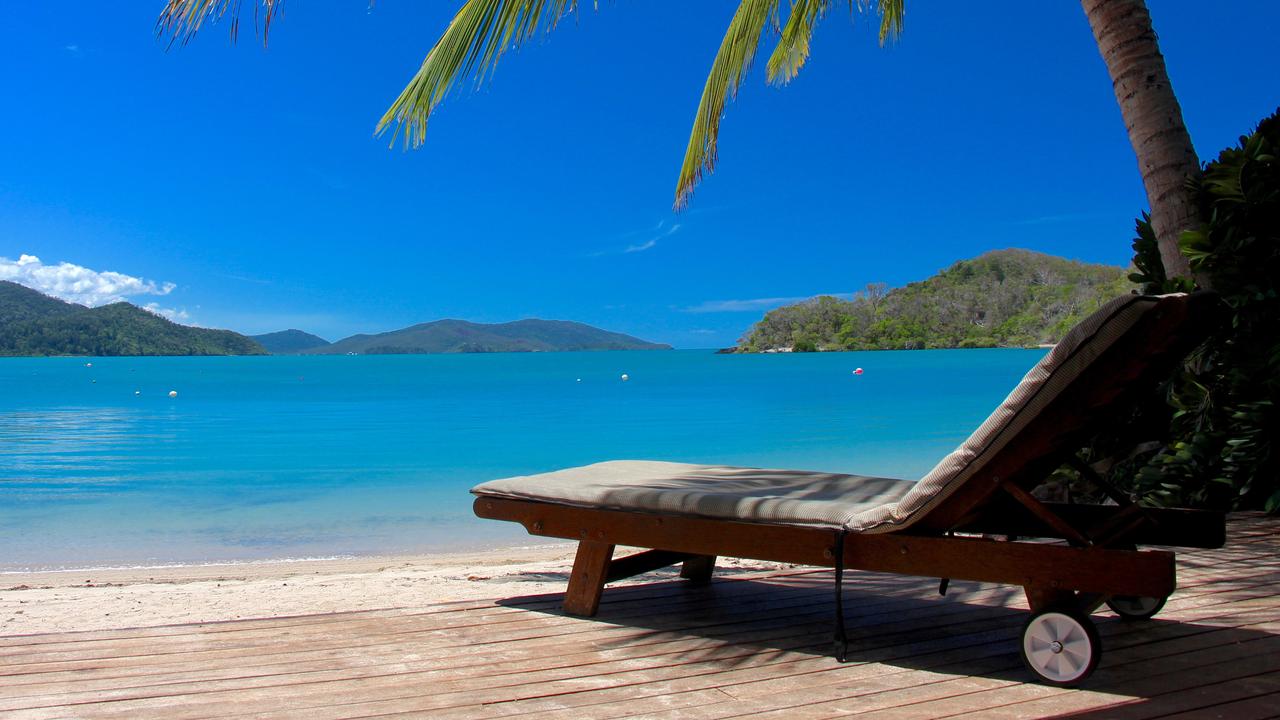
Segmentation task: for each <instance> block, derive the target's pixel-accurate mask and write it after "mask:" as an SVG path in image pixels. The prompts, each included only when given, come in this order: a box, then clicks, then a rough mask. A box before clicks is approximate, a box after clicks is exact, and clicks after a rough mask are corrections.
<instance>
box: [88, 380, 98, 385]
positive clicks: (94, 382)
mask: <svg viewBox="0 0 1280 720" xmlns="http://www.w3.org/2000/svg"><path fill="white" fill-rule="evenodd" d="M89 382H91V383H93V384H94V385H97V384H98V381H97V380H90V381H89Z"/></svg>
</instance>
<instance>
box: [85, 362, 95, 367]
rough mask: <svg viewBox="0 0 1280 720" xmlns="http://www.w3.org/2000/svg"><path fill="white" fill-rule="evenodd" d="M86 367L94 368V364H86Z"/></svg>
mask: <svg viewBox="0 0 1280 720" xmlns="http://www.w3.org/2000/svg"><path fill="white" fill-rule="evenodd" d="M84 366H85V367H93V363H85V364H84Z"/></svg>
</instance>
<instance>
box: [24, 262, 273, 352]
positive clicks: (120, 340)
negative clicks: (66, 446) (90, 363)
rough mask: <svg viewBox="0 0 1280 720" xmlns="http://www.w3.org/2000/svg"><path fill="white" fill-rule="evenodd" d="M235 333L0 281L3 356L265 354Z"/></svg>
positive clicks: (133, 307)
mask: <svg viewBox="0 0 1280 720" xmlns="http://www.w3.org/2000/svg"><path fill="white" fill-rule="evenodd" d="M266 352H267V351H266V350H265V349H263V347H262V346H261V345H259V344H258V343H256V342H254V341H253V340H250V339H249V338H247V337H245V336H243V335H241V334H239V333H234V332H231V331H230V330H206V329H204V328H196V327H188V326H186V325H179V324H177V323H174V322H170V321H168V320H166V319H165V318H162V317H160V316H159V315H156V314H155V313H153V312H150V311H147V310H143V309H142V308H140V307H138V306H136V305H130V304H129V303H126V302H118V303H113V304H111V305H103V306H102V307H96V308H89V307H85V306H83V305H76V304H75V303H69V302H64V301H62V300H58V299H57V298H52V297H49V296H48V295H45V294H43V293H40V292H37V291H35V290H32V289H31V288H28V287H25V286H23V285H19V284H17V283H14V282H9V281H7V280H0V355H28V356H30V355H265V354H266Z"/></svg>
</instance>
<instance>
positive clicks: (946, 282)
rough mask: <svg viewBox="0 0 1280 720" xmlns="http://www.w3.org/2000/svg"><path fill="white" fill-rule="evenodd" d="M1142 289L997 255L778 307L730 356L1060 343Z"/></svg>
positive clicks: (1112, 270)
mask: <svg viewBox="0 0 1280 720" xmlns="http://www.w3.org/2000/svg"><path fill="white" fill-rule="evenodd" d="M1133 289H1134V285H1133V284H1132V282H1131V281H1130V280H1129V279H1128V271H1127V270H1125V269H1124V268H1121V267H1117V266H1112V265H1097V264H1090V263H1082V262H1078V261H1075V260H1068V259H1066V258H1060V257H1054V256H1052V255H1046V254H1044V253H1038V252H1033V251H1030V250H1016V249H1012V250H995V251H992V252H987V253H983V254H982V255H979V256H978V257H976V258H973V259H972V260H962V261H960V262H957V263H955V264H954V265H952V266H951V267H948V268H947V269H945V270H943V271H942V272H940V273H938V274H936V275H934V276H933V277H930V278H928V279H927V280H923V281H920V282H914V283H911V284H909V285H907V286H906V287H900V288H893V289H890V288H888V287H886V286H885V285H884V284H883V283H877V284H873V285H869V286H867V288H866V289H865V290H863V291H861V292H858V293H856V294H855V295H854V297H853V299H851V300H843V299H840V298H835V297H831V296H822V297H816V298H813V299H810V300H806V301H804V302H801V303H797V304H795V305H787V306H785V307H780V308H777V309H776V310H772V311H770V312H769V313H768V314H767V315H765V316H764V318H763V319H762V320H760V321H759V322H757V323H756V324H755V325H753V326H752V327H751V329H750V330H748V331H747V333H746V335H745V336H743V338H742V339H741V340H740V341H739V342H738V345H737V346H736V347H734V348H732V349H731V350H730V351H731V352H788V351H794V352H810V351H823V350H912V349H930V348H984V347H1028V346H1035V345H1045V344H1052V343H1056V342H1057V341H1058V340H1059V339H1060V338H1061V337H1062V336H1063V335H1064V334H1065V333H1066V332H1067V330H1069V329H1070V328H1071V327H1072V326H1073V325H1075V324H1076V323H1077V322H1079V321H1080V320H1081V319H1082V318H1084V317H1085V316H1086V315H1088V314H1089V313H1091V312H1093V311H1094V310H1096V309H1097V308H1098V307H1099V306H1101V305H1102V304H1103V303H1105V302H1106V301H1108V300H1110V299H1112V298H1114V297H1116V296H1117V295H1122V294H1124V293H1127V292H1132V291H1133Z"/></svg>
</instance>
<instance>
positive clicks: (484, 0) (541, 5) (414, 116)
mask: <svg viewBox="0 0 1280 720" xmlns="http://www.w3.org/2000/svg"><path fill="white" fill-rule="evenodd" d="M577 9H578V0H467V2H465V3H464V4H463V5H462V8H461V9H459V10H458V13H457V14H456V15H454V16H453V20H451V21H450V22H449V26H448V27H447V28H445V31H444V34H443V35H441V36H440V39H439V40H437V41H436V44H435V46H434V47H432V48H431V51H430V52H428V53H427V57H426V59H425V60H423V61H422V66H421V67H419V68H418V71H417V72H416V73H414V75H413V78H412V79H411V80H409V84H408V85H406V86H405V88H404V90H403V91H401V93H400V96H399V97H397V98H396V100H395V102H393V103H392V104H391V107H390V108H388V109H387V111H386V113H384V114H383V116H382V118H381V119H380V120H379V121H378V127H377V129H376V130H375V131H374V132H375V133H376V134H379V135H381V134H382V133H384V132H386V130H387V129H388V128H389V127H390V126H391V125H393V124H394V125H396V130H395V132H394V133H393V134H392V138H391V139H392V143H394V142H395V139H396V137H397V136H399V135H400V133H401V132H403V133H404V142H405V146H406V147H418V146H420V145H421V144H422V142H423V139H424V137H425V135H426V132H427V120H428V119H430V117H431V113H432V112H433V111H434V110H435V109H436V106H437V105H439V104H440V102H441V101H442V100H444V98H445V96H447V95H448V94H449V91H450V90H451V89H452V88H453V86H454V84H455V83H456V82H457V81H458V79H459V78H462V77H466V76H467V75H470V74H472V73H473V72H474V73H475V76H476V82H477V84H479V83H480V82H483V81H484V79H485V76H486V74H489V73H492V71H493V68H494V66H495V65H496V64H497V62H498V58H500V57H502V53H503V52H504V51H505V50H506V49H507V48H509V47H512V46H514V45H519V44H520V43H522V42H524V41H526V40H528V39H529V38H531V37H533V36H534V35H535V34H536V33H537V32H538V30H539V29H540V28H545V30H547V31H550V30H552V29H553V28H555V26H556V24H557V23H559V22H560V20H561V19H562V18H564V17H565V16H567V15H570V14H572V13H574V12H576V11H577Z"/></svg>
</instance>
